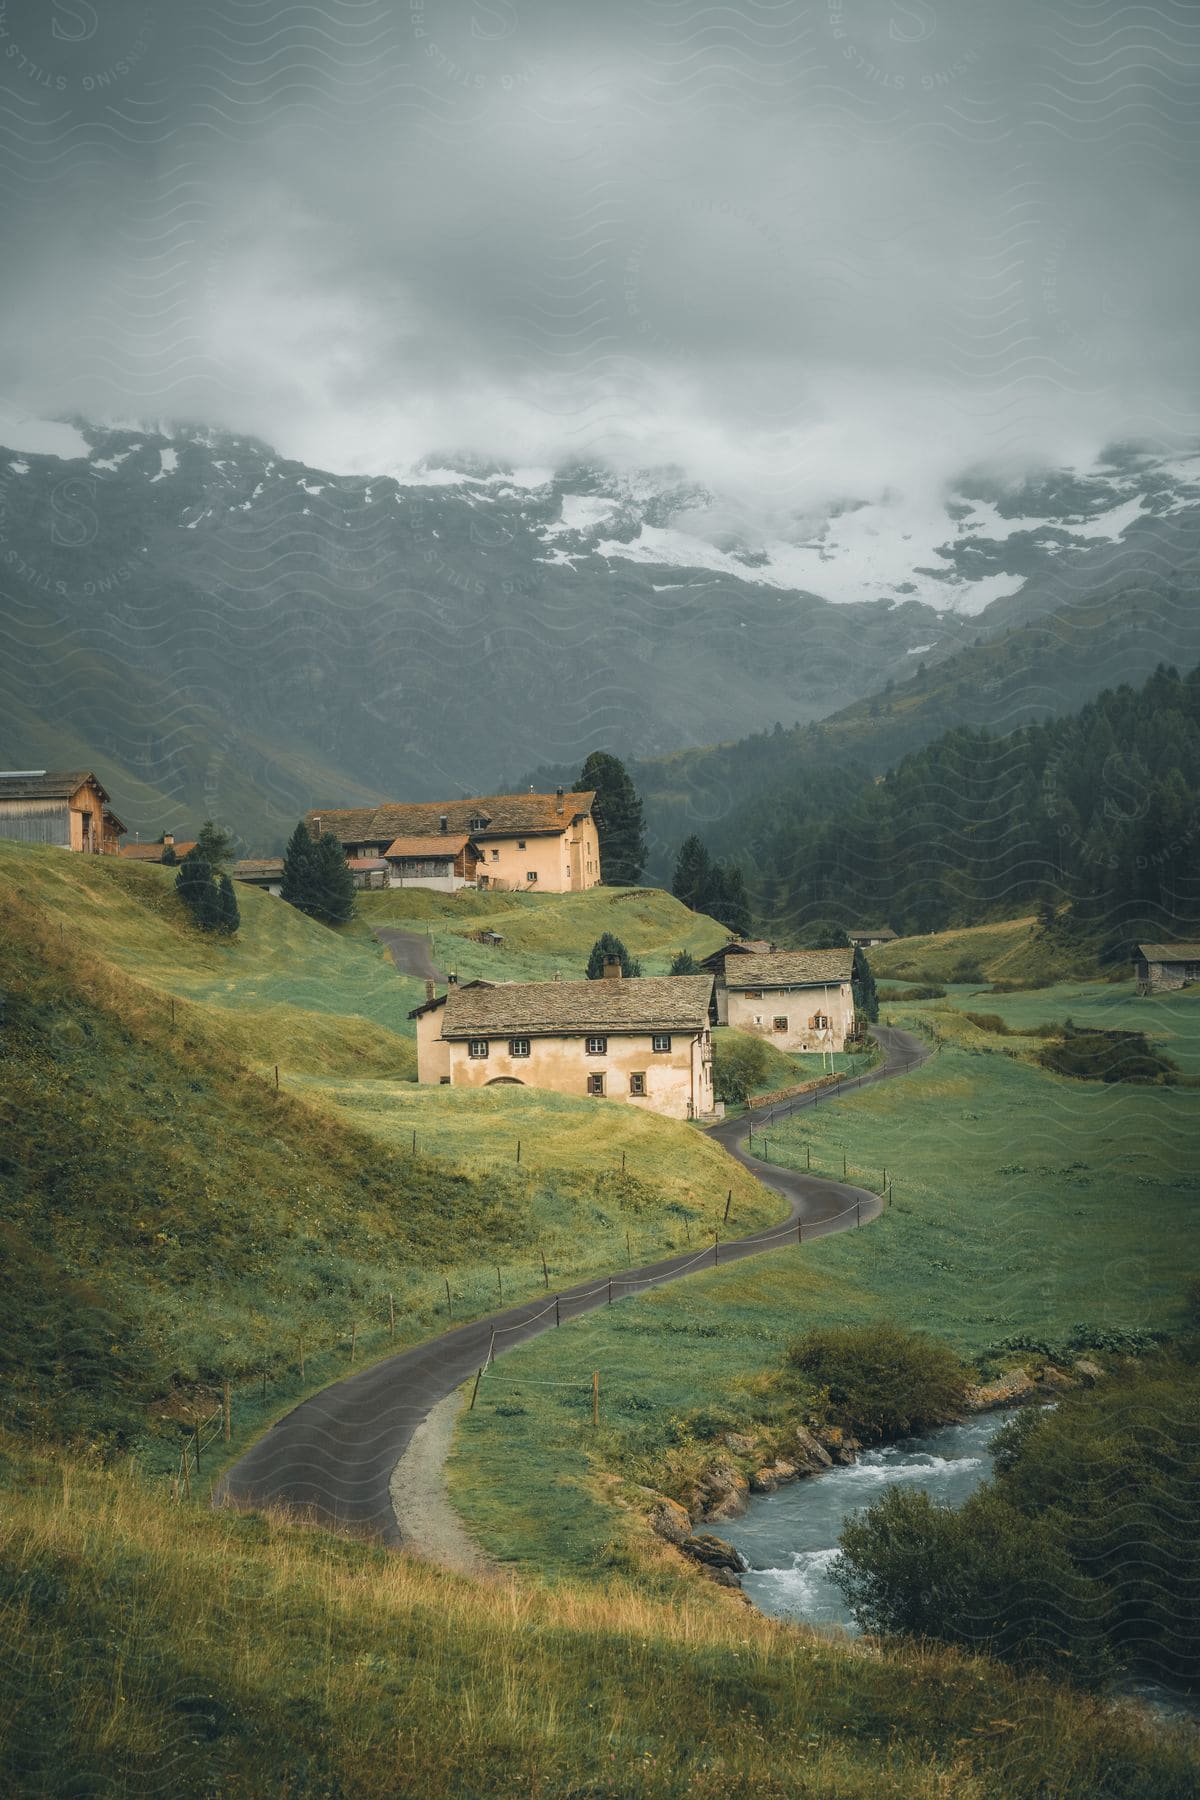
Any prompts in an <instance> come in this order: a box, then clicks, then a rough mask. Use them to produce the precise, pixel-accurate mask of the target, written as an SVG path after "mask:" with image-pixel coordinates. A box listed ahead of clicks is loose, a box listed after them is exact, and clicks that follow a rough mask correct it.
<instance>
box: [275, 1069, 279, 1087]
mask: <svg viewBox="0 0 1200 1800" xmlns="http://www.w3.org/2000/svg"><path fill="white" fill-rule="evenodd" d="M275 1092H276V1093H278V1092H279V1064H278V1063H276V1064H275Z"/></svg>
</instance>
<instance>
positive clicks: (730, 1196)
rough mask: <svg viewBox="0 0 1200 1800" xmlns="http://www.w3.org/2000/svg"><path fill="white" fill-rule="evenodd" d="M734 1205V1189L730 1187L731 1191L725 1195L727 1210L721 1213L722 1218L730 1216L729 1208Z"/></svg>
mask: <svg viewBox="0 0 1200 1800" xmlns="http://www.w3.org/2000/svg"><path fill="white" fill-rule="evenodd" d="M732 1205H733V1189H732V1188H730V1190H729V1192H728V1193H727V1194H726V1196H725V1211H724V1212H723V1213H722V1215H721V1217H722V1220H725V1219H727V1218H728V1217H729V1209H730V1207H731V1206H732Z"/></svg>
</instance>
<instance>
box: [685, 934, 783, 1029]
mask: <svg viewBox="0 0 1200 1800" xmlns="http://www.w3.org/2000/svg"><path fill="white" fill-rule="evenodd" d="M774 948H775V946H774V944H769V943H768V942H767V940H766V939H765V938H730V940H729V942H728V943H727V944H722V945H721V948H720V949H719V950H714V951H713V952H712V954H711V955H709V956H703V957H701V959H700V964H699V966H700V968H702V969H707V970H708V972H709V974H710V975H712V976H713V977H714V978H715V980H716V984H717V987H716V994H717V1024H718V1025H727V1024H728V1023H729V1020H728V1017H727V1016H726V1010H727V1005H728V1000H729V992H728V989H727V988H726V986H725V965H726V963H727V962H728V961H729V959H730V957H738V956H766V955H767V954H768V953H769V952H770V951H772V950H774Z"/></svg>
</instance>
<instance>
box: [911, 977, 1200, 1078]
mask: <svg viewBox="0 0 1200 1800" xmlns="http://www.w3.org/2000/svg"><path fill="white" fill-rule="evenodd" d="M922 1006H923V1007H924V1009H925V1010H926V1011H927V1012H928V1013H929V1016H930V1017H931V1018H933V1019H936V1018H937V1017H938V1012H939V1010H940V1008H941V1007H942V1006H945V1007H948V1008H953V1009H954V1010H955V1011H956V1012H959V1013H963V1012H974V1013H981V1014H985V1015H986V1014H988V1013H995V1014H996V1015H997V1016H998V1017H999V1018H1001V1019H1003V1021H1004V1023H1005V1024H1006V1025H1007V1026H1008V1027H1009V1029H1010V1030H1011V1031H1014V1032H1018V1033H1019V1032H1028V1031H1032V1030H1035V1029H1036V1027H1037V1026H1039V1025H1043V1024H1047V1023H1054V1024H1060V1025H1061V1024H1062V1023H1063V1021H1064V1020H1066V1019H1071V1020H1073V1021H1074V1023H1075V1024H1076V1025H1078V1026H1080V1027H1081V1028H1087V1029H1092V1030H1102V1031H1143V1032H1145V1034H1146V1036H1147V1037H1148V1038H1149V1039H1150V1040H1151V1041H1152V1042H1153V1043H1154V1044H1156V1045H1157V1046H1158V1047H1159V1048H1160V1049H1162V1050H1164V1051H1165V1052H1166V1054H1167V1055H1168V1056H1170V1057H1171V1058H1172V1059H1173V1060H1174V1061H1175V1062H1176V1063H1178V1065H1179V1067H1180V1069H1181V1070H1182V1071H1183V1072H1184V1073H1185V1074H1191V1075H1194V1074H1200V1024H1198V1023H1197V1021H1198V1020H1200V988H1184V989H1180V990H1179V991H1177V992H1176V993H1169V994H1147V995H1141V994H1135V993H1134V991H1133V980H1132V977H1130V978H1129V979H1127V980H1125V981H1123V982H1095V981H1060V982H1055V983H1054V984H1053V985H1052V986H1050V987H1045V988H1036V989H1034V990H1032V991H1031V992H1028V993H1019V994H992V993H989V992H988V991H987V990H986V989H985V990H982V991H981V990H980V989H979V988H978V987H971V986H961V985H960V986H956V987H953V988H950V989H948V990H947V994H946V999H945V1001H944V1002H941V1001H929V1002H922ZM901 1010H903V1003H902V1002H901V1003H897V1002H892V1003H890V1004H886V1005H884V1006H883V1008H882V1012H883V1014H884V1015H885V1016H888V1015H890V1014H892V1013H895V1014H896V1015H897V1017H898V1016H899V1014H900V1011H901Z"/></svg>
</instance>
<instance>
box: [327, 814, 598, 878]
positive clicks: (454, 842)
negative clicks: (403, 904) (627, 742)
mask: <svg viewBox="0 0 1200 1800" xmlns="http://www.w3.org/2000/svg"><path fill="white" fill-rule="evenodd" d="M595 798H596V796H595V794H594V793H568V792H567V791H566V790H564V789H563V788H559V789H558V790H557V792H555V793H553V794H535V793H533V792H530V793H528V794H489V795H485V796H482V797H477V798H475V799H469V800H433V801H427V802H426V801H422V802H400V803H395V804H391V803H385V804H384V805H382V806H376V807H369V806H358V807H351V808H343V809H341V810H333V811H330V810H328V809H326V810H321V811H315V810H314V811H313V812H310V813H309V814H308V815H307V819H308V826H309V829H310V831H311V832H312V834H313V836H314V837H320V836H321V834H322V832H325V831H332V832H333V834H334V836H335V837H336V838H337V840H338V842H339V843H340V844H341V846H342V848H343V850H344V851H345V852H346V855H347V857H350V858H358V857H383V858H385V859H386V861H387V864H388V867H389V870H390V875H389V878H388V884H389V886H391V887H429V888H439V889H443V890H445V891H447V892H453V891H454V890H455V889H456V888H460V887H465V886H466V885H468V884H469V883H474V884H475V885H476V886H478V887H481V888H494V889H496V890H497V891H499V892H507V891H510V890H511V891H520V890H525V891H529V890H536V891H537V892H539V893H547V894H570V893H579V892H582V891H583V889H585V888H591V887H596V886H598V884H599V881H600V839H599V836H598V835H597V831H596V821H595V819H594V817H593V816H592V805H593V802H594V801H595Z"/></svg>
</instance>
